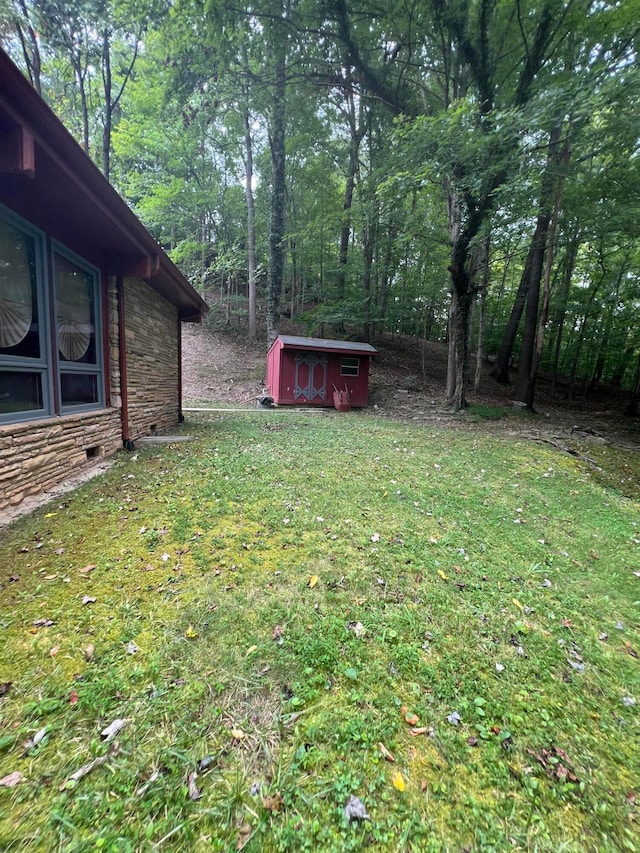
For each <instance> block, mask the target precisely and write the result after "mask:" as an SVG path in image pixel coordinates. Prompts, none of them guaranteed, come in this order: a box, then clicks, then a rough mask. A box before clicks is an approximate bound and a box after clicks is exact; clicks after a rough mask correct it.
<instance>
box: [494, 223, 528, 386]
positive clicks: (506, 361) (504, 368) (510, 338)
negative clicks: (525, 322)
mask: <svg viewBox="0 0 640 853" xmlns="http://www.w3.org/2000/svg"><path fill="white" fill-rule="evenodd" d="M536 234H537V229H536ZM536 234H534V237H533V239H532V240H531V245H530V246H529V251H528V252H527V260H526V262H525V265H524V269H523V270H522V275H521V276H520V284H519V285H518V291H517V293H516V298H515V299H514V301H513V305H512V307H511V313H510V314H509V319H508V320H507V325H506V326H505V328H504V333H503V335H502V341H501V342H500V347H499V349H498V354H497V356H496V363H495V364H494V366H493V369H492V371H491V376H492V378H493V379H495V380H496V382H499V383H500V384H501V385H508V384H509V365H510V363H511V354H512V353H513V346H514V344H515V342H516V335H517V334H518V328H519V326H520V320H521V319H522V312H523V311H524V306H525V303H526V301H527V292H528V290H529V279H530V278H531V263H532V256H533V250H534V245H535V241H536Z"/></svg>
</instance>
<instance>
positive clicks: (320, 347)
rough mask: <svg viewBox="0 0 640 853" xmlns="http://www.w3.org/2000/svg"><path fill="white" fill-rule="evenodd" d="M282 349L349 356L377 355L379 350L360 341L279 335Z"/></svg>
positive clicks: (278, 338) (277, 339)
mask: <svg viewBox="0 0 640 853" xmlns="http://www.w3.org/2000/svg"><path fill="white" fill-rule="evenodd" d="M277 341H279V342H280V345H281V346H282V349H295V350H315V351H316V352H318V351H319V352H337V353H342V354H343V355H344V354H348V355H376V354H377V352H378V350H377V349H376V348H375V347H372V346H371V344H365V343H360V342H359V341H334V340H331V339H328V338H305V337H300V336H298V335H278V337H277V338H276V342H277Z"/></svg>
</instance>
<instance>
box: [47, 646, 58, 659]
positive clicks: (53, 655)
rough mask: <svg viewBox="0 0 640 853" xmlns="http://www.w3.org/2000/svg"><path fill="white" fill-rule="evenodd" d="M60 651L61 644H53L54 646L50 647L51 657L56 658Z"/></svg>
mask: <svg viewBox="0 0 640 853" xmlns="http://www.w3.org/2000/svg"><path fill="white" fill-rule="evenodd" d="M59 651H60V646H53V648H51V649H49V657H52V658H54V657H55V656H56V655H57V654H58V652H59Z"/></svg>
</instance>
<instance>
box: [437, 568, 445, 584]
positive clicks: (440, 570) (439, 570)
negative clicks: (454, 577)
mask: <svg viewBox="0 0 640 853" xmlns="http://www.w3.org/2000/svg"><path fill="white" fill-rule="evenodd" d="M438 574H439V575H440V577H441V578H442V580H443V581H446V579H447V576H446V575H445V573H444V572H443V571H442V569H438Z"/></svg>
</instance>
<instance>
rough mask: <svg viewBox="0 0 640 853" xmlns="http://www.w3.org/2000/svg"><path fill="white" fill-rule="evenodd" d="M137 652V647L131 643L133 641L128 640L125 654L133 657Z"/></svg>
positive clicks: (138, 649)
mask: <svg viewBox="0 0 640 853" xmlns="http://www.w3.org/2000/svg"><path fill="white" fill-rule="evenodd" d="M139 651H140V648H139V647H138V646H136V644H135V643H134V642H133V640H129V642H128V643H127V654H129V655H135V653H136V652H139Z"/></svg>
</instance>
